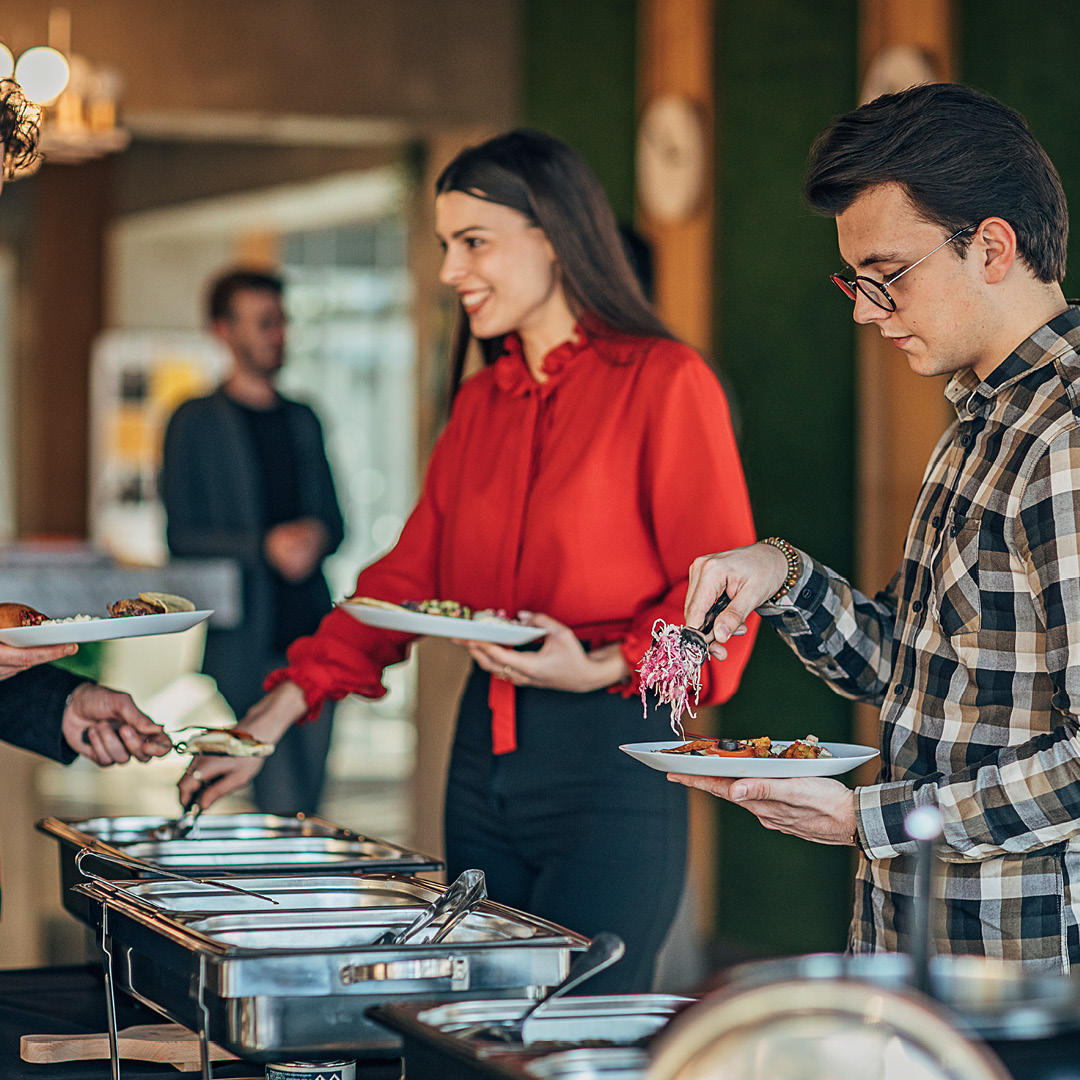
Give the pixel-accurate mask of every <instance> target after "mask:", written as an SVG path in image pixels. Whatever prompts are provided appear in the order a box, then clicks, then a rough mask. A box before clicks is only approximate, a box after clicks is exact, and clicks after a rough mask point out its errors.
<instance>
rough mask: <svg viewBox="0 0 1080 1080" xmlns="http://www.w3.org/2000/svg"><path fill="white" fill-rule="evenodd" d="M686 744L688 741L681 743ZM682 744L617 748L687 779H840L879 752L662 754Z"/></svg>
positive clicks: (839, 746) (832, 745) (852, 748)
mask: <svg viewBox="0 0 1080 1080" xmlns="http://www.w3.org/2000/svg"><path fill="white" fill-rule="evenodd" d="M684 741H688V740H684ZM790 742H792V740H791V739H786V740H783V741H781V740H777V741H776V742H774V743H773V746H787V745H788V743H790ZM681 745H682V742H680V741H678V740H672V741H668V742H639V743H625V744H624V745H623V746H620V747H619V749H620V750H622V751H624V752H625V753H627V754H629V755H630V756H631V757H632V758H637V760H638V761H640V762H642V763H643V764H645V765H648V766H649V768H650V769H656V770H657V771H658V772H664V773H684V774H687V775H690V776H763V777H768V778H776V777H783V776H839V775H840V774H841V773H846V772H850V771H851V770H852V769H854V768H857V767H858V766H859V765H862V764H863V762H866V761H869V760H870V759H871V758H875V757H877V755H878V752H877V751H876V750H875V749H874V748H873V747H870V746H857V745H856V744H855V743H838V742H823V743H822V744H821V745H822V746H823V747H825V749H826V750H828V751H829V753H830V754H832V757H819V758H752V757H717V756H716V755H715V754H707V755H702V756H700V757H698V756H694V755H691V754H661V753H660V752H659V751H661V750H669V749H671V747H673V746H681Z"/></svg>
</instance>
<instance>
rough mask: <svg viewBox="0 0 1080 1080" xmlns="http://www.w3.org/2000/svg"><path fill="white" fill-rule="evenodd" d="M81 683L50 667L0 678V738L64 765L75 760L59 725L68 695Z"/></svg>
mask: <svg viewBox="0 0 1080 1080" xmlns="http://www.w3.org/2000/svg"><path fill="white" fill-rule="evenodd" d="M84 682H86V679H85V677H83V676H81V675H72V674H71V672H70V671H62V670H61V669H60V668H56V667H52V666H51V665H49V664H43V665H41V666H40V667H33V668H30V669H29V670H27V671H23V672H21V673H20V674H18V675H12V676H11V678H9V679H0V739H3V740H4V742H6V743H11V745H12V746H21V747H22V748H23V749H24V750H32V751H33V752H34V753H35V754H41V755H42V756H43V757H47V758H52V759H53V760H54V761H62V762H63V763H64V764H65V765H67V764H68V763H69V762H72V761H74V760H75V758H76V757H78V755H77V754H76V753H75V751H74V750H72V749H71V747H70V746H68V744H67V743H66V742H65V741H64V736H63V734H62V733H61V729H60V724H61V721H62V720H63V718H64V704H65V702H66V701H67V696H68V694H70V693H71V691H72V690H74V689H75V687H76V686H78V685H79V684H80V683H84Z"/></svg>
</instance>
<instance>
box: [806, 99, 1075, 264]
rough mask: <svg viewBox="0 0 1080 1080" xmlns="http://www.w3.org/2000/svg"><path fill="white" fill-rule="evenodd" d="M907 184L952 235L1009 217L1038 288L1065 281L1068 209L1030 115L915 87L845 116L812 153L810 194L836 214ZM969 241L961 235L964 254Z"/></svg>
mask: <svg viewBox="0 0 1080 1080" xmlns="http://www.w3.org/2000/svg"><path fill="white" fill-rule="evenodd" d="M886 183H896V184H900V185H901V186H902V187H903V189H904V191H905V192H906V193H907V196H908V198H909V199H910V200H911V203H912V205H913V206H914V207H915V209H916V210H917V211H918V212H919V213H920V214H921V215H922V216H923V217H924V218H925V219H926V220H927V221H929V222H931V223H932V224H934V225H939V226H940V227H941V228H942V229H943V230H944V231H945V232H946V233H950V234H951V233H954V232H957V231H958V230H960V229H962V228H964V226H966V225H977V224H978V223H979V222H980V221H983V220H984V219H986V218H988V217H1000V218H1004V219H1005V220H1006V221H1007V222H1008V223H1009V224H1010V225H1011V226H1012V227H1013V229H1014V230H1015V232H1016V250H1017V252H1018V254H1019V255H1020V257H1021V258H1022V259H1023V260H1024V262H1025V263H1026V264H1027V266H1028V267H1029V268H1030V270H1031V271H1032V273H1033V274H1034V275H1035V276H1036V278H1038V280H1039V281H1045V282H1055V281H1061V280H1062V278H1064V277H1065V255H1066V249H1067V246H1068V240H1069V212H1068V208H1067V207H1066V205H1065V193H1064V191H1063V190H1062V188H1061V180H1060V178H1059V177H1058V174H1057V170H1056V169H1055V168H1054V165H1053V163H1052V162H1051V161H1050V158H1049V157H1048V156H1047V154H1046V151H1045V150H1044V149H1043V148H1042V147H1041V146H1040V145H1039V142H1038V140H1037V139H1036V138H1035V136H1034V135H1032V133H1031V131H1030V130H1029V129H1028V126H1027V123H1026V121H1025V120H1024V118H1023V117H1022V116H1021V115H1020V114H1019V113H1018V112H1017V111H1016V110H1015V109H1010V108H1009V107H1008V106H1007V105H1003V104H1002V103H1001V102H1000V101H997V100H995V99H994V98H992V97H990V96H989V95H987V94H983V93H981V92H980V91H978V90H973V89H972V88H971V87H970V86H961V85H959V84H958V83H931V84H929V85H926V86H913V87H911V88H910V89H909V90H902V91H901V92H900V93H898V94H883V95H882V96H881V97H879V98H877V99H875V100H874V101H871V102H870V103H869V104H868V105H863V106H862V107H861V108H858V109H855V110H854V111H853V112H849V113H845V114H844V115H843V116H841V117H839V118H838V119H836V120H834V121H833V123H832V124H830V125H829V127H828V128H827V129H826V130H825V131H824V132H823V133H822V134H821V135H820V136H818V139H817V141H816V142H815V143H814V145H813V148H812V149H811V151H810V166H809V169H808V171H807V174H806V182H805V184H804V188H803V190H804V193H805V195H806V198H807V201H808V202H809V203H810V205H811V206H812V207H813V208H814V209H815V210H817V211H819V212H820V213H823V214H828V215H829V216H831V217H836V215H837V214H842V213H843V212H844V211H845V210H846V209H847V208H848V207H849V206H850V205H851V204H852V203H853V202H854V201H855V200H856V199H857V198H858V197H859V195H861V194H862V193H863V192H864V191H866V190H867V189H868V188H871V187H876V186H877V185H879V184H886ZM969 243H970V239H969V238H968V237H963V236H961V237H959V238H957V240H956V243H955V247H956V250H957V252H958V253H959V254H960V255H961V257H963V255H964V254H965V253H966V251H967V246H968V244H969Z"/></svg>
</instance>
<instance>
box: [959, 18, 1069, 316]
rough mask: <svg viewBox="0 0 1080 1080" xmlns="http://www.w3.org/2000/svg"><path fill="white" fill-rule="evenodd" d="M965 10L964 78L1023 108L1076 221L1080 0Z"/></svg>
mask: <svg viewBox="0 0 1080 1080" xmlns="http://www.w3.org/2000/svg"><path fill="white" fill-rule="evenodd" d="M959 8H960V41H961V46H960V58H959V71H960V79H961V80H962V81H963V82H966V83H968V84H969V85H971V86H975V87H977V88H978V89H980V90H984V91H986V93H988V94H993V96H994V97H996V98H998V99H999V100H1001V101H1003V102H1005V104H1006V105H1011V106H1012V107H1013V108H1014V109H1017V110H1019V111H1020V112H1021V113H1023V114H1024V116H1025V117H1026V118H1027V122H1028V125H1029V126H1030V128H1031V130H1032V131H1033V132H1034V134H1035V137H1036V138H1037V139H1038V140H1039V142H1041V143H1042V145H1043V147H1044V148H1045V149H1046V152H1047V153H1048V154H1049V155H1050V159H1051V160H1052V161H1053V163H1054V164H1055V165H1056V166H1057V170H1058V172H1059V173H1060V175H1061V182H1062V185H1063V186H1064V188H1065V196H1066V198H1067V199H1068V201H1069V210H1070V213H1069V217H1070V222H1071V221H1075V220H1076V216H1077V213H1080V139H1077V131H1078V130H1080V80H1077V78H1076V72H1075V70H1074V65H1073V63H1072V56H1073V53H1072V50H1073V49H1074V48H1076V47H1077V46H1080V4H1077V3H1076V2H1075V0H1040V3H1038V4H1018V3H1016V2H1015V0H977V2H976V0H961V2H960V4H959ZM1003 43H1007V47H1004V48H1003ZM1072 235H1073V236H1074V237H1075V236H1076V233H1075V232H1073V234H1072ZM1074 246H1075V245H1074ZM1078 290H1080V261H1078V260H1077V259H1070V261H1069V272H1068V274H1067V275H1066V278H1065V295H1066V296H1076V295H1078V292H1077V291H1078Z"/></svg>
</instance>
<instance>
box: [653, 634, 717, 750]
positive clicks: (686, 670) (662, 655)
mask: <svg viewBox="0 0 1080 1080" xmlns="http://www.w3.org/2000/svg"><path fill="white" fill-rule="evenodd" d="M706 655H707V653H706V651H705V650H704V649H702V648H701V647H700V646H699V645H698V644H697V642H696V641H694V640H693V639H692V638H689V639H688V638H687V637H686V636H684V635H683V633H682V627H681V626H677V625H675V624H673V623H666V622H664V620H663V619H657V620H656V622H654V623H653V629H652V644H651V645H650V646H649V650H648V652H646V653H645V655H644V656H643V657H642V658H641V665H640V666H639V667H638V674H639V676H640V684H641V704H642V706H643V708H644V712H645V716H646V717H648V715H649V701H648V698H647V697H646V696H645V691H646V690H652V691H654V692H655V693H656V696H657V698H659V700H660V703H661V704H662V705H670V706H671V730H672V731H674V732H675V734H676V735H678V736H679V738H680V739H681V738H683V737H684V735H683V726H682V718H683V713H689V714H690V716H693V715H694V711H693V709H691V708H690V695H691V692H693V696H694V704H695V705H696V704H697V703H698V697H699V696H700V694H701V665H702V664H704V663H705V657H706Z"/></svg>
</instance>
